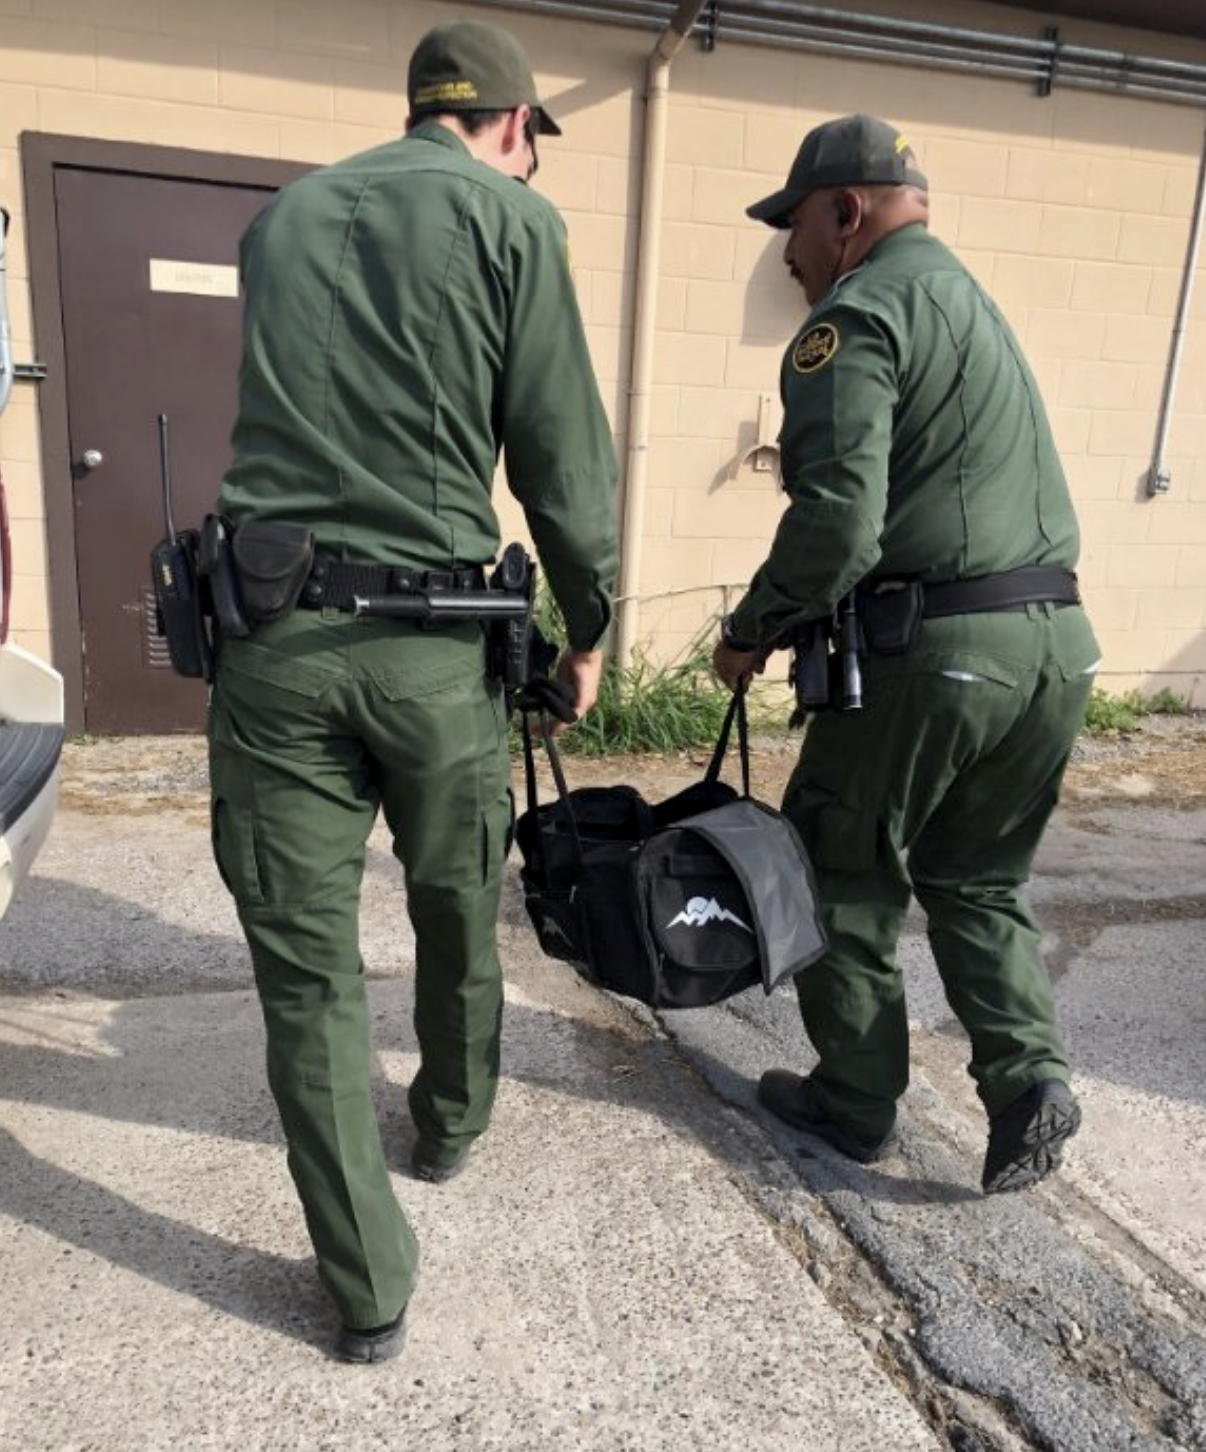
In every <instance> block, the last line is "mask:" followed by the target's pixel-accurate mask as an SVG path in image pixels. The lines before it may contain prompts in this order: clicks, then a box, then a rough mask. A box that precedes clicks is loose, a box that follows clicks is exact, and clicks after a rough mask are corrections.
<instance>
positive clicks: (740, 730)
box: [704, 690, 750, 797]
mask: <svg viewBox="0 0 1206 1452" xmlns="http://www.w3.org/2000/svg"><path fill="white" fill-rule="evenodd" d="M734 718H736V721H737V748H738V751H739V752H740V754H741V795H742V796H743V797H748V796H749V794H750V735H749V725H748V723H747V721H746V715H745V692H744V691H743V690H737V691H734V692H733V699H732V700H731V701H730V702H729V709H728V710H727V711H726V712H725V716H724V725H723V726H722V727H721V728H720V739H719V740H718V741H717V743H716V750H715V751H713V753H712V760H711V761H710V762H709V763H708V769H707V771H706V772H705V773H704V781H705V782H707V784H708V785H709V786H713V785H714V784H715V783H716V782H717V781H719V779H720V773H721V770H722V768H723V767H724V758H725V755H726V753H727V752H728V749H729V735H730V733H731V732H732V730H733V720H734Z"/></svg>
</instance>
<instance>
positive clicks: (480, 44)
mask: <svg viewBox="0 0 1206 1452" xmlns="http://www.w3.org/2000/svg"><path fill="white" fill-rule="evenodd" d="M406 97H407V100H408V101H409V102H410V114H411V115H412V116H416V117H417V116H423V115H426V114H428V113H430V112H433V111H513V110H514V109H515V107H516V106H523V105H528V106H531V108H532V113H533V116H534V117H535V120H536V130H537V131H539V132H541V133H542V134H543V135H545V136H560V135H561V127H560V126H558V125H557V123H556V121H554V120H553V118H552V117H551V116H550V115H549V113H548V110H547V109H546V108H545V106H544V105H543V104H542V103H541V101H540V100H539V99H538V98H537V95H536V82H535V81H534V80H533V79H532V68H531V66H530V65H529V64H528V58H527V56H526V55H525V54H524V50H523V46H521V45H520V43H519V42H518V41H517V40H516V39H515V37H514V36H513V35H512V34H511V33H510V31H508V30H503V29H501V27H499V26H497V25H487V24H486V23H485V22H484V21H480V20H458V21H454V22H453V23H452V24H451V25H439V26H437V27H436V28H435V29H434V30H429V31H428V32H427V34H426V35H425V36H424V37H423V39H422V40H421V41H420V42H419V43H418V45H417V46H416V47H415V50H414V54H413V55H412V56H411V58H410V73H409V75H408V77H407V81H406Z"/></svg>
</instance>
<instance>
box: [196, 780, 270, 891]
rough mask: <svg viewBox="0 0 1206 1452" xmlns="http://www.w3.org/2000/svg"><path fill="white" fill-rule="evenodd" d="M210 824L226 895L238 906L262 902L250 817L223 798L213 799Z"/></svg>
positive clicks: (253, 823)
mask: <svg viewBox="0 0 1206 1452" xmlns="http://www.w3.org/2000/svg"><path fill="white" fill-rule="evenodd" d="M209 821H210V839H211V841H212V843H213V851H214V862H215V863H216V864H217V867H218V875H219V876H220V877H221V879H222V881H223V882H224V883H225V884H226V890H227V892H229V893H230V895H231V897H233V898H234V900H235V902H236V903H239V904H243V903H248V904H254V903H262V902H263V901H264V889H263V885H262V882H261V879H260V869H259V861H258V859H257V857H256V851H255V822H254V820H253V818H252V816H251V814H250V813H249V812H246V811H241V810H240V809H239V808H238V807H235V806H232V804H231V803H230V802H228V801H226V800H225V799H224V798H222V797H215V798H214V802H213V806H212V808H211V810H210V819H209Z"/></svg>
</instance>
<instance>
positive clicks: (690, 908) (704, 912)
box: [666, 897, 754, 933]
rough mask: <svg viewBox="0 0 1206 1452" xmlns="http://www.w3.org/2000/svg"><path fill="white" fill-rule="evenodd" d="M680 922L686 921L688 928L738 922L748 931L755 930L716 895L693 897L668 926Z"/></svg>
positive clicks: (670, 926) (740, 926) (672, 926)
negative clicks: (717, 898)
mask: <svg viewBox="0 0 1206 1452" xmlns="http://www.w3.org/2000/svg"><path fill="white" fill-rule="evenodd" d="M679 923H684V924H685V925H686V926H687V927H688V928H705V927H707V925H708V924H709V923H736V924H737V926H738V927H739V928H742V929H744V930H745V932H747V933H752V932H753V931H754V930H753V928H751V927H749V926H748V924H746V923H743V922H742V921H741V919H740V918H739V917H738V916H737V914H736V913H731V912H730V911H729V910H728V908H723V907H721V906H720V904H719V903H718V902H717V901H716V899H715V898H714V897H693V898H692V899H691V901H690V902H689V903H688V904H687V906H686V907H685V908H683V910H682V912H681V913H679V915H678V916H677V917H676V918H671V919H670V921H669V922H668V923H667V924H666V926H667V928H675V927H677V926H678V925H679Z"/></svg>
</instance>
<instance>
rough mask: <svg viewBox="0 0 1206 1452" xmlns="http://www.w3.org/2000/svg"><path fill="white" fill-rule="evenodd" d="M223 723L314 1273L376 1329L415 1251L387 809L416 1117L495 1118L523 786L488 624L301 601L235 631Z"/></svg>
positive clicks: (216, 731) (475, 1131) (229, 854)
mask: <svg viewBox="0 0 1206 1452" xmlns="http://www.w3.org/2000/svg"><path fill="white" fill-rule="evenodd" d="M209 738H210V772H211V787H212V794H213V832H214V853H215V857H216V859H217V863H218V867H219V870H220V871H221V873H222V876H223V879H224V880H225V882H226V885H227V886H228V888H229V889H230V891H231V893H232V894H233V896H234V899H235V902H236V904H237V907H238V912H239V919H240V922H241V923H242V926H243V930H244V932H245V933H246V936H247V941H248V944H249V946H250V949H251V956H252V961H253V964H254V968H255V977H256V986H257V988H258V990H259V995H260V1000H261V1003H262V1006H263V1013H264V1023H265V1027H266V1031H267V1048H268V1076H269V1082H270V1084H271V1087H272V1092H273V1095H274V1097H275V1099H276V1102H277V1106H278V1108H279V1111H280V1116H281V1122H282V1125H283V1128H284V1132H285V1138H286V1140H287V1142H288V1148H289V1168H290V1170H291V1172H292V1175H293V1179H294V1182H295V1183H296V1185H297V1189H298V1193H299V1195H300V1197H301V1202H302V1206H303V1209H304V1211H305V1216H306V1223H307V1226H308V1228H309V1231H310V1236H311V1239H312V1241H313V1243H314V1248H315V1252H316V1254H317V1257H318V1267H319V1274H320V1276H321V1277H322V1279H323V1282H324V1284H325V1285H326V1287H327V1289H328V1290H329V1292H330V1293H331V1295H332V1297H333V1299H334V1300H335V1303H336V1305H337V1306H338V1308H339V1311H340V1313H341V1315H342V1317H343V1320H344V1322H345V1323H346V1324H348V1325H351V1326H358V1327H367V1326H376V1325H380V1324H381V1323H383V1322H384V1321H387V1320H390V1319H392V1318H393V1317H394V1316H395V1315H397V1313H398V1311H399V1310H400V1309H401V1307H402V1306H403V1305H404V1304H405V1303H406V1301H407V1299H408V1297H409V1295H410V1292H411V1289H412V1286H413V1282H414V1277H415V1267H416V1261H417V1245H416V1241H415V1237H414V1234H413V1232H412V1231H411V1228H410V1226H409V1225H408V1223H407V1221H406V1218H405V1216H404V1214H403V1213H402V1211H401V1209H400V1208H399V1206H398V1204H397V1201H396V1200H395V1198H394V1195H393V1192H392V1189H391V1187H390V1183H389V1176H388V1171H387V1168H386V1163H385V1158H384V1155H383V1153H382V1147H381V1137H380V1131H379V1129H378V1124H377V1119H376V1114H375V1111H374V1107H373V1101H372V1096H371V1092H370V1043H369V1022H368V1011H367V1002H366V994H365V982H364V964H363V962H362V960H361V956H360V947H359V898H360V884H361V877H362V875H363V870H364V857H365V842H366V840H367V838H368V835H369V832H370V831H371V829H372V827H373V823H374V821H375V819H376V816H377V811H378V808H381V809H382V810H383V811H384V814H385V818H386V821H387V823H388V825H389V828H390V831H391V833H392V835H393V848H394V853H395V855H396V856H397V858H398V859H399V860H400V862H401V863H402V866H403V869H404V872H405V880H406V904H407V909H408V911H409V914H410V918H411V922H412V923H413V925H414V930H415V941H416V957H415V1030H416V1034H417V1037H418V1043H419V1052H420V1059H421V1064H420V1068H419V1071H418V1073H417V1075H416V1076H415V1079H414V1082H413V1083H412V1084H411V1087H410V1095H409V1099H410V1110H411V1115H412V1117H413V1119H414V1122H415V1125H416V1127H417V1129H418V1132H419V1135H420V1137H421V1138H422V1139H423V1140H424V1141H425V1142H426V1144H427V1145H428V1147H429V1148H430V1149H431V1151H432V1153H433V1157H434V1158H436V1159H437V1160H438V1159H441V1158H444V1159H447V1158H451V1157H452V1156H454V1155H455V1154H457V1153H458V1152H459V1151H461V1150H462V1149H464V1148H465V1147H466V1146H468V1144H469V1143H470V1142H471V1141H472V1140H473V1139H474V1138H475V1137H476V1136H477V1135H479V1134H481V1132H482V1131H483V1130H484V1129H485V1128H486V1124H487V1122H488V1120H489V1117H490V1111H491V1107H492V1104H493V1101H494V1093H495V1088H496V1085H497V1081H498V1065H499V1034H500V1026H501V1014H502V975H501V971H500V967H499V961H498V953H497V947H496V937H495V932H496V917H497V911H498V898H499V889H500V882H501V875H502V866H503V862H504V859H505V857H506V852H507V847H508V841H509V834H510V827H511V797H510V785H509V764H508V759H507V753H506V741H505V719H504V714H503V709H502V701H501V696H500V693H499V692H498V691H497V690H496V689H495V688H494V687H493V686H492V685H491V684H490V683H489V682H488V681H487V680H486V679H485V674H484V650H483V638H482V632H481V629H480V627H479V626H478V625H477V624H475V623H473V622H469V623H466V624H463V625H457V626H456V627H452V628H448V629H441V630H432V631H423V630H421V629H419V628H417V627H416V626H414V625H411V624H409V623H406V624H403V623H401V622H393V621H383V620H371V621H370V620H356V619H354V618H352V617H351V616H349V615H346V614H337V613H335V612H322V613H316V612H311V611H297V612H296V613H295V614H293V615H292V616H290V617H288V618H287V619H285V620H282V621H278V622H275V623H274V624H272V625H268V626H264V627H261V628H260V629H258V630H257V631H256V632H255V635H254V636H253V637H252V638H251V639H249V640H234V641H228V642H226V643H225V644H224V645H223V648H222V656H221V662H220V665H219V670H218V677H217V681H216V682H215V685H214V690H213V696H212V701H211V707H210V718H209Z"/></svg>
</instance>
